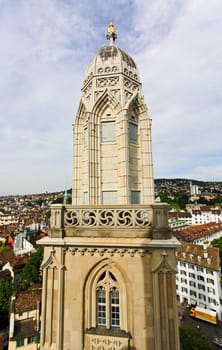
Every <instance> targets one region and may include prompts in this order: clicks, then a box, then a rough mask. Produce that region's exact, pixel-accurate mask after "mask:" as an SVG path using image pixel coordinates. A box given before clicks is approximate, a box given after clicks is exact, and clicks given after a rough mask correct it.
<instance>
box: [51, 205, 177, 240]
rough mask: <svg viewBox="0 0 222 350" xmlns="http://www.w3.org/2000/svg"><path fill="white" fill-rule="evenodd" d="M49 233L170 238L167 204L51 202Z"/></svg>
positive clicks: (71, 235) (52, 234) (55, 234)
mask: <svg viewBox="0 0 222 350" xmlns="http://www.w3.org/2000/svg"><path fill="white" fill-rule="evenodd" d="M50 226H51V227H50V230H49V236H50V237H60V238H61V237H76V236H83V237H92V236H93V235H95V236H100V237H101V236H102V237H106V235H107V236H109V237H110V236H112V237H140V238H142V237H144V238H147V237H149V238H155V239H169V238H171V230H170V228H169V226H168V205H167V204H165V203H161V204H159V203H158V204H154V205H139V204H138V205H134V204H133V205H81V206H80V205H75V206H73V205H70V204H66V205H65V204H64V205H63V204H62V205H61V204H54V205H52V206H51V221H50Z"/></svg>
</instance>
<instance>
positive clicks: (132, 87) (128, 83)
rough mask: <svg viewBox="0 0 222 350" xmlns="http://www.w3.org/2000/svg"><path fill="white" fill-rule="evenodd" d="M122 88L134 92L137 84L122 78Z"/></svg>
mask: <svg viewBox="0 0 222 350" xmlns="http://www.w3.org/2000/svg"><path fill="white" fill-rule="evenodd" d="M124 86H125V87H127V88H128V89H130V90H132V91H135V90H136V89H137V88H138V84H136V83H134V82H133V81H132V80H131V79H127V78H124Z"/></svg>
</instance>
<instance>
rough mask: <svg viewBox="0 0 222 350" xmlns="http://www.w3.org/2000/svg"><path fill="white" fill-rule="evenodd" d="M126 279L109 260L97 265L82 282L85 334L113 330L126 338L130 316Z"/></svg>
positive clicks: (110, 332)
mask: <svg viewBox="0 0 222 350" xmlns="http://www.w3.org/2000/svg"><path fill="white" fill-rule="evenodd" d="M128 305H129V303H128V295H127V290H126V281H125V280H124V278H123V276H122V273H121V272H120V271H119V269H118V268H117V267H116V265H115V263H113V262H111V261H110V260H109V259H106V260H103V261H101V262H100V263H99V264H97V265H96V266H95V267H94V269H93V270H92V271H91V273H90V274H89V276H88V278H87V281H86V285H85V329H86V330H87V334H89V333H91V334H92V333H93V332H96V334H99V332H100V331H101V332H102V333H101V334H104V332H108V333H109V334H112V332H115V334H116V332H117V333H118V334H121V336H123V337H126V338H127V337H128V336H129V333H128V330H129V325H128V322H129V320H130V317H131V315H129V314H128Z"/></svg>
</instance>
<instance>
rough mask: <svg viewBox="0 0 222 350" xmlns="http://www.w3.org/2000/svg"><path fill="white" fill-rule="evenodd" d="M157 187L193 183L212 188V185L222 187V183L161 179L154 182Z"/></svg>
mask: <svg viewBox="0 0 222 350" xmlns="http://www.w3.org/2000/svg"><path fill="white" fill-rule="evenodd" d="M154 182H155V184H156V185H160V184H165V183H166V182H167V183H171V184H175V185H182V184H188V183H190V182H192V184H193V185H198V186H210V185H222V181H201V180H194V179H184V178H175V179H169V178H159V179H155V180H154Z"/></svg>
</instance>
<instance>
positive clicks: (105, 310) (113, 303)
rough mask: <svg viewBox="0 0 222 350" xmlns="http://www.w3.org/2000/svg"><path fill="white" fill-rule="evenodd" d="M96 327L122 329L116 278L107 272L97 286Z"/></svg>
mask: <svg viewBox="0 0 222 350" xmlns="http://www.w3.org/2000/svg"><path fill="white" fill-rule="evenodd" d="M96 325H97V326H104V327H106V328H111V327H120V293H119V286H118V283H117V280H116V278H115V276H114V275H113V274H112V273H111V272H110V271H108V270H107V271H105V272H103V273H102V275H101V276H100V278H99V280H98V282H97V286H96Z"/></svg>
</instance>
